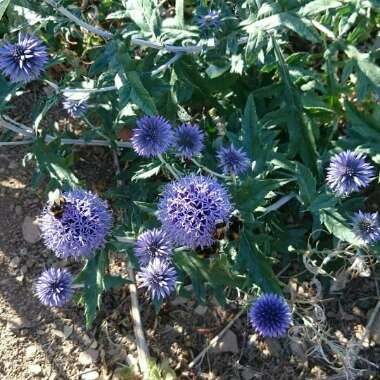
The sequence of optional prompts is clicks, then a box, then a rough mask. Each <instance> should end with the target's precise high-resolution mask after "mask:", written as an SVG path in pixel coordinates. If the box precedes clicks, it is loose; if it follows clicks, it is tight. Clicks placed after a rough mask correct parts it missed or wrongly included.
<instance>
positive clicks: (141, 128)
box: [131, 116, 173, 157]
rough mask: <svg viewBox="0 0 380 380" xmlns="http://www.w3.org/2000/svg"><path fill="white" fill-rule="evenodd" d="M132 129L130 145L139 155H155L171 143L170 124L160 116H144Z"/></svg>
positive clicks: (166, 148) (171, 131)
mask: <svg viewBox="0 0 380 380" xmlns="http://www.w3.org/2000/svg"><path fill="white" fill-rule="evenodd" d="M136 125H137V128H135V129H134V130H133V136H132V139H131V140H132V147H133V149H134V150H135V152H136V153H137V154H138V155H139V156H143V157H156V156H158V155H160V154H162V153H164V152H166V151H167V150H168V148H169V147H170V146H171V145H172V143H173V130H172V126H171V124H170V123H169V122H168V121H167V120H166V119H165V118H164V117H162V116H144V117H142V118H140V119H138V120H137V122H136Z"/></svg>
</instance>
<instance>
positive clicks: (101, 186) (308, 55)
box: [0, 0, 380, 368]
mask: <svg viewBox="0 0 380 380" xmlns="http://www.w3.org/2000/svg"><path fill="white" fill-rule="evenodd" d="M5 3H6V4H5V5H4V6H0V18H1V25H2V28H0V33H2V35H1V37H2V42H1V44H0V72H1V73H0V82H1V89H0V113H1V116H0V124H1V126H2V127H3V128H4V129H7V133H4V134H3V135H2V139H3V140H4V141H1V142H0V145H5V146H13V145H20V144H22V145H26V146H28V147H30V148H31V149H30V151H29V152H28V154H26V156H25V160H24V162H25V163H27V162H29V161H32V162H33V164H34V165H33V170H35V173H34V175H33V185H34V186H35V187H36V188H38V194H43V197H44V199H45V200H46V199H47V198H48V193H49V191H51V190H52V189H58V190H59V194H58V195H57V196H55V197H54V198H49V199H48V200H46V203H45V206H44V208H43V209H42V211H41V216H40V218H39V226H40V229H41V233H42V240H43V243H44V244H45V246H46V247H47V248H48V249H49V250H50V251H51V252H52V254H55V255H56V256H57V257H58V258H59V259H60V260H62V265H65V264H67V263H66V262H69V263H70V262H72V261H75V266H74V268H75V269H73V270H72V274H70V273H69V272H68V271H67V270H64V269H54V268H51V269H47V270H46V271H45V272H43V274H42V275H41V277H40V278H38V279H37V280H36V286H35V288H36V295H37V297H38V299H39V300H40V301H41V302H42V303H43V304H44V305H47V306H54V307H55V306H62V305H65V304H67V303H68V301H69V300H70V299H73V300H76V297H75V298H72V295H73V287H76V288H77V291H78V299H80V300H81V302H83V304H84V306H85V307H84V310H85V314H86V316H85V317H86V323H87V326H88V327H90V326H91V323H92V322H93V321H94V319H95V316H96V310H97V308H98V307H99V306H100V303H101V300H102V293H103V292H107V291H112V287H114V286H121V285H123V284H126V283H128V286H130V295H131V305H132V306H131V307H132V308H133V313H132V316H133V318H134V326H135V331H137V332H138V333H137V340H138V341H139V342H140V343H139V344H140V346H141V340H142V341H144V339H143V338H144V333H143V331H142V328H141V321H140V319H139V318H138V317H136V316H138V315H139V311H138V305H139V300H141V299H142V298H143V297H145V296H148V298H149V300H151V301H152V302H154V304H155V306H156V309H157V311H158V309H159V307H158V306H160V305H161V304H164V303H165V302H168V300H169V299H170V297H171V296H175V294H176V291H177V290H179V292H181V293H180V294H181V295H182V293H186V295H187V296H189V297H193V298H197V301H198V302H205V301H206V302H207V301H208V299H209V298H211V297H213V298H214V299H216V300H218V301H219V302H220V303H221V304H222V305H229V304H230V302H226V300H225V292H226V291H227V292H228V294H235V293H236V294H247V296H249V297H256V296H257V294H263V295H262V296H261V297H259V298H257V300H256V301H255V302H254V303H253V304H252V306H251V309H250V311H249V320H250V322H251V325H252V328H253V329H255V331H257V333H259V334H260V335H262V336H263V337H281V336H286V332H287V330H288V328H289V326H290V324H291V323H292V318H293V317H292V310H291V309H290V307H289V305H288V303H287V301H286V300H285V298H283V296H282V295H281V294H282V293H283V287H284V284H283V282H281V281H280V280H279V278H278V275H276V273H280V272H281V273H282V271H284V270H292V268H290V269H286V268H285V269H284V268H283V263H285V262H293V261H294V262H296V261H297V262H299V263H301V262H303V263H304V265H305V267H307V266H308V265H309V264H308V263H309V262H307V261H305V260H303V258H304V257H303V256H302V254H301V252H304V251H306V250H308V249H309V246H310V240H312V241H313V243H315V245H316V246H318V247H324V249H327V250H329V251H331V252H336V251H339V252H346V251H347V252H350V255H351V253H352V252H353V253H352V254H353V255H356V256H357V257H359V256H361V255H364V256H365V257H371V258H373V260H377V257H378V255H379V252H380V251H379V250H380V248H379V240H380V227H379V221H378V207H379V206H378V203H379V202H378V191H379V189H378V182H379V181H378V166H379V162H380V160H379V153H380V149H379V141H380V132H379V128H378V124H379V111H378V102H377V101H376V99H377V98H378V96H379V86H378V85H379V73H378V67H377V66H376V63H377V61H376V59H377V58H376V54H375V53H374V54H372V53H371V54H370V51H369V50H368V49H367V47H368V46H372V45H373V36H374V35H375V34H376V33H375V32H376V31H375V30H374V27H375V26H376V25H378V24H379V17H380V14H379V9H378V7H377V6H376V4H375V3H376V2H373V1H366V2H361V4H360V12H359V11H357V4H356V3H355V4H353V3H352V4H351V2H350V1H334V2H326V1H310V2H307V1H306V2H305V1H304V2H299V1H298V2H297V1H281V2H273V1H272V2H270V1H253V2H252V1H251V2H247V1H234V2H231V1H227V2H215V3H212V4H211V3H210V4H209V3H208V2H206V3H207V6H210V7H211V6H212V7H213V9H205V8H204V7H201V6H200V5H198V2H190V3H188V4H187V2H186V6H185V7H184V6H183V4H184V3H183V2H176V4H174V2H167V1H166V2H165V1H160V2H154V1H150V0H146V1H144V2H141V1H135V0H125V1H121V2H107V4H105V3H104V2H98V3H99V4H98V5H99V7H97V10H98V12H97V15H96V17H97V19H96V20H92V21H93V22H92V23H91V24H90V23H88V22H86V21H85V20H86V19H88V17H87V16H88V15H87V14H86V12H87V11H86V10H85V9H83V10H80V9H79V8H78V6H77V4H76V3H75V2H70V1H66V2H60V3H59V4H58V3H57V2H56V1H54V0H46V1H44V2H42V4H41V7H40V8H41V12H40V13H41V14H39V9H37V8H38V7H37V8H36V6H35V4H32V2H31V1H30V0H25V1H23V2H22V4H21V3H20V4H21V5H20V4H19V2H17V3H15V2H5ZM100 3H102V4H100ZM103 3H104V4H103ZM142 3H144V5H141V4H142ZM206 3H205V4H206ZM174 5H176V6H175V8H174ZM203 5H204V4H203ZM274 5H275V6H274ZM4 7H5V8H4ZM24 7H25V9H33V12H34V13H36V17H35V19H34V21H33V23H31V22H30V20H31V19H30V17H29V18H28V17H27V12H21V11H20V8H24ZM29 7H30V8H29ZM174 9H175V14H174V15H173V10H174ZM3 11H4V12H5V13H4V12H3ZM3 13H4V14H3ZM350 13H352V14H353V16H352V17H349V22H348V16H347V15H349V14H350ZM120 15H122V16H120ZM37 16H38V17H37ZM115 19H117V20H115ZM16 31H17V32H16ZM18 31H20V32H18ZM289 31H290V32H289ZM81 35H83V39H82V40H80V37H79V36H81ZM74 36H75V38H73V37H74ZM72 41H75V43H71V42H72ZM321 47H323V51H322V53H321ZM48 51H49V54H48ZM30 81H34V82H33V83H29V82H30ZM28 94H29V95H28ZM30 94H32V95H33V96H34V98H33V101H32V102H29V103H33V104H32V106H31V107H30V109H29V108H28V109H27V110H23V109H21V107H20V109H16V108H17V107H15V104H17V105H18V104H19V103H14V100H15V98H16V97H18V96H21V95H23V96H30ZM29 103H28V102H25V105H28V104H29ZM88 105H91V106H90V107H89V106H88ZM54 107H57V108H58V109H59V110H61V111H62V108H63V110H64V114H65V115H66V116H67V115H68V116H70V117H64V121H62V120H53V121H52V119H51V118H52V117H54V115H56V113H55V112H52V111H53V110H54ZM11 112H20V115H19V116H18V117H17V118H11V117H10V115H11ZM47 115H49V117H47ZM26 116H27V117H26ZM81 119H82V120H83V121H84V123H83V122H82V120H81ZM47 121H48V122H47ZM195 121H196V123H195ZM221 125H222V126H223V131H222V132H221V129H220V126H221ZM88 126H90V127H91V128H88ZM12 134H15V135H12ZM14 137H17V138H14ZM79 146H81V147H82V148H80V149H79V148H78V147H79ZM90 146H97V147H101V148H99V150H101V152H102V154H103V152H104V154H103V155H102V156H101V157H102V159H103V160H104V161H105V162H104V163H103V164H104V166H106V167H107V173H103V172H99V167H100V166H99V158H98V157H99V156H98V155H96V157H97V158H96V159H93V156H92V154H93V152H94V150H92V149H90V148H89V147H90ZM86 149H88V155H86V154H84V153H83V152H84V150H86ZM336 152H339V153H336ZM86 153H87V152H86ZM94 157H95V156H94ZM82 160H87V161H88V164H89V165H88V166H86V168H87V167H88V168H89V169H88V172H87V170H86V173H83V169H82V168H81V165H78V163H80V162H82ZM104 166H102V167H104ZM96 169H97V170H96ZM31 170H32V169H31ZM92 170H94V173H95V174H94V173H92ZM108 171H113V172H114V175H111V176H109V175H108V174H109V173H108ZM103 174H104V175H103ZM106 174H107V176H106ZM103 176H104V177H107V178H103ZM109 177H110V178H109ZM89 189H91V191H90V190H89ZM94 189H96V191H95V190H94ZM362 210H370V211H362ZM115 253H117V254H118V255H119V257H120V256H122V257H123V258H124V259H125V260H126V261H127V267H128V270H127V272H128V273H126V272H125V273H124V272H123V273H121V275H120V276H115V275H113V274H112V271H111V270H110V265H109V263H110V262H111V260H110V258H111V257H112V256H113V255H114V254H115ZM310 255H311V256H313V255H316V252H315V251H310ZM340 257H341V256H340ZM313 258H314V257H313ZM313 258H310V262H311V261H312V259H313ZM300 265H301V264H300ZM301 269H302V268H301ZM135 271H137V272H138V273H137V276H136V277H137V282H136V284H137V285H138V288H139V291H138V292H136V289H135V285H136V284H134V283H131V282H133V281H134V279H135V276H134V274H135ZM316 271H317V270H316ZM300 272H301V273H302V270H300ZM94 273H95V274H96V276H95V275H94ZM316 273H317V275H320V273H319V272H318V271H317V272H316ZM292 275H294V276H297V274H295V273H291V274H290V276H292ZM330 280H331V279H330V277H326V283H327V282H328V281H330ZM73 284H74V285H73ZM184 288H186V291H184ZM187 289H190V290H189V291H187ZM233 289H236V290H237V291H236V292H234V291H231V290H233ZM89 290H91V291H89ZM229 301H231V302H233V301H236V302H235V303H236V304H237V305H239V307H240V305H241V302H240V301H241V300H240V299H239V297H236V299H235V300H229ZM293 306H294V305H292V307H293ZM70 307H76V306H75V302H72V303H70ZM143 307H146V305H145V303H144V306H143ZM294 307H295V310H296V311H297V305H295V306H294ZM144 311H145V310H143V312H144ZM240 312H242V311H240ZM142 345H143V346H144V344H142ZM140 348H141V347H140ZM143 351H144V350H143V349H139V352H140V354H141V352H143ZM145 351H146V350H145ZM139 360H140V362H141V363H144V358H143V357H140V358H139ZM141 363H140V364H141ZM141 367H142V368H144V365H143V364H142V365H141Z"/></svg>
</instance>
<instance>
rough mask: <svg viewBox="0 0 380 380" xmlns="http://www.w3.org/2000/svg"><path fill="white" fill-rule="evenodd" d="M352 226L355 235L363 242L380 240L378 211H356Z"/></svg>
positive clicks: (369, 242) (368, 242) (370, 242)
mask: <svg viewBox="0 0 380 380" xmlns="http://www.w3.org/2000/svg"><path fill="white" fill-rule="evenodd" d="M352 226H353V231H354V233H355V235H356V236H357V237H358V238H359V239H360V240H361V242H362V243H363V244H372V243H375V242H376V241H378V240H380V225H379V219H378V213H377V212H361V211H358V212H356V213H355V214H354V216H353V218H352Z"/></svg>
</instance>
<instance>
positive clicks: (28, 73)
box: [0, 33, 48, 83]
mask: <svg viewBox="0 0 380 380" xmlns="http://www.w3.org/2000/svg"><path fill="white" fill-rule="evenodd" d="M47 61H48V54H47V48H46V46H45V45H44V44H43V43H42V41H41V40H40V39H39V38H37V37H35V36H33V35H28V34H25V35H23V34H21V33H19V35H18V42H17V43H15V44H12V43H10V42H5V43H4V45H3V46H1V47H0V69H1V71H2V72H3V74H4V75H5V76H7V77H9V79H10V81H11V82H14V83H16V82H29V81H31V80H34V79H37V78H38V77H39V76H40V74H41V72H42V71H43V70H44V69H45V65H46V63H47Z"/></svg>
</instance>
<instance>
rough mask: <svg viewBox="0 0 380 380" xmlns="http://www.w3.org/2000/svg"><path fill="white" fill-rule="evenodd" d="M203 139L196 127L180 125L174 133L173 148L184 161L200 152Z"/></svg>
mask: <svg viewBox="0 0 380 380" xmlns="http://www.w3.org/2000/svg"><path fill="white" fill-rule="evenodd" d="M203 139H204V134H203V132H202V131H201V130H200V129H199V127H198V126H197V125H193V124H182V125H180V126H179V127H178V128H177V129H176V130H175V131H174V146H175V148H176V149H177V152H178V155H179V156H181V157H184V158H186V159H190V158H191V157H193V156H196V155H197V154H199V153H200V152H201V151H202V149H203Z"/></svg>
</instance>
